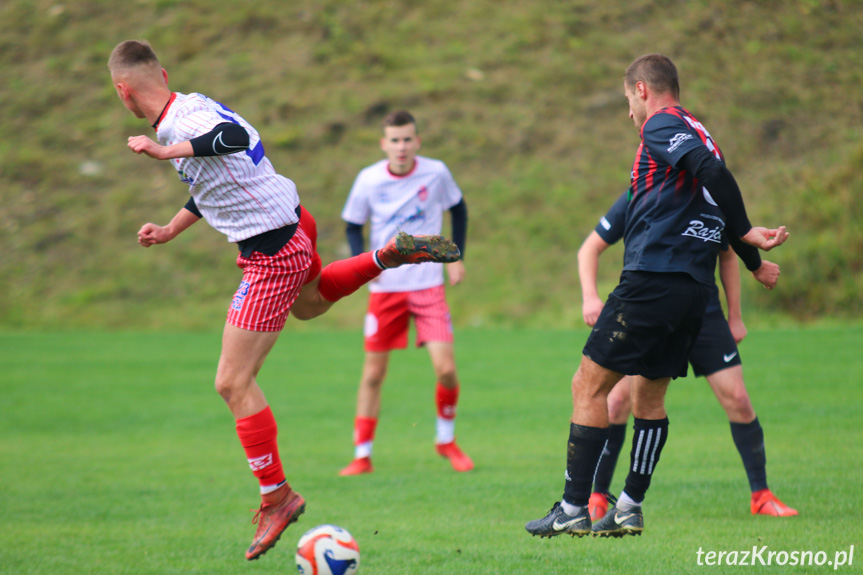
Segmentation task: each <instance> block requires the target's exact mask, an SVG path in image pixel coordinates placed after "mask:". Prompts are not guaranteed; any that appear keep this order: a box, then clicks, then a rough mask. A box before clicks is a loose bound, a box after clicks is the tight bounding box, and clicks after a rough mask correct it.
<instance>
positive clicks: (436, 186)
mask: <svg viewBox="0 0 863 575" xmlns="http://www.w3.org/2000/svg"><path fill="white" fill-rule="evenodd" d="M383 131H384V135H383V138H381V149H382V150H383V151H384V153H385V154H386V155H387V158H386V159H384V160H381V161H379V162H376V163H375V164H372V165H371V166H369V167H367V168H365V169H363V170H362V171H361V172H360V173H359V175H358V176H357V178H356V180H355V181H354V185H353V187H352V188H351V192H350V195H349V196H348V199H347V202H346V204H345V207H344V210H343V211H342V218H343V219H344V220H345V221H346V222H348V226H347V235H348V243H349V244H350V246H351V251H352V252H353V253H354V254H357V253H361V252H362V251H363V250H364V247H363V234H362V230H363V226H364V225H365V223H366V222H367V221H370V222H371V233H370V235H371V238H370V247H371V248H372V249H375V248H376V247H378V246H383V245H386V243H387V242H388V241H390V240H391V238H393V237H394V236H395V235H396V234H397V233H399V232H400V231H406V232H408V233H411V234H423V235H426V234H439V233H440V232H441V226H442V225H443V214H444V212H446V211H447V210H449V211H450V212H451V215H452V227H453V233H452V238H453V241H454V242H455V243H456V245H457V246H458V247H459V249H460V250H461V252H462V254H464V242H465V237H466V235H467V206H466V204H465V202H464V199H463V198H462V193H461V190H460V189H459V188H458V186H457V185H456V183H455V181H454V180H453V177H452V174H450V172H449V170H448V169H447V167H446V165H444V163H443V162H441V161H439V160H433V159H430V158H426V157H422V156H418V155H417V152H418V151H419V148H420V143H421V142H420V137H419V135H418V134H417V127H416V121H415V120H414V118H413V116H412V115H411V114H410V113H409V112H406V111H404V110H402V111H397V112H393V113H391V114H389V115H387V117H386V118H384V121H383ZM447 275H448V276H449V281H450V285H456V284H458V283H460V282H461V281H462V279H464V275H465V269H464V264H463V263H462V262H461V261H456V262H453V263H449V264H447ZM369 290H370V291H371V294H370V298H369V308H368V313H367V314H366V321H365V330H364V331H365V349H366V357H365V363H364V365H363V372H362V377H361V379H360V387H359V393H358V395H357V413H356V419H355V420H354V445H355V449H354V460H353V461H352V462H351V464H350V465H348V466H347V467H345V468H344V469H343V470H342V471H341V475H357V474H360V473H369V472H371V471H372V461H371V453H372V442H373V440H374V435H375V429H376V427H377V423H378V417H379V415H380V406H381V387H382V385H383V382H384V378H385V377H386V371H387V365H388V363H389V357H390V351H391V350H393V349H404V348H406V347H407V343H408V324H409V320H410V318H411V317H413V318H414V322H415V324H416V330H417V342H416V344H417V346H425V347H426V349H427V350H428V352H429V355H430V357H431V361H432V366H433V368H434V372H435V376H436V378H437V387H436V392H435V397H436V402H437V436H436V439H435V444H436V450H437V452H438V453H439V454H440V455H441V456H443V457H446V458H447V459H449V461H450V463H451V464H452V466H453V469H455V470H456V471H469V470H471V469H473V461H471V459H470V457H468V456H467V455H466V454H465V453H464V452H462V450H461V449H459V447H458V445H456V442H455V412H456V404H457V402H458V394H459V381H458V378H457V376H456V366H455V354H454V351H453V333H452V321H451V319H450V314H449V307H448V306H447V302H446V296H445V293H444V271H443V265H442V264H431V265H426V266H414V267H413V269H408V268H401V269H394V270H387V271H385V272H384V273H382V274H381V275H380V277H378V278H377V279H375V280H374V281H373V282H371V283H370V284H369Z"/></svg>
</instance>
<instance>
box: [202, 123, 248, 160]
mask: <svg viewBox="0 0 863 575" xmlns="http://www.w3.org/2000/svg"><path fill="white" fill-rule="evenodd" d="M189 142H190V143H191V144H192V151H193V152H194V154H195V156H196V157H200V156H225V155H228V154H236V153H237V152H242V151H245V150H248V149H249V133H248V132H247V131H246V130H245V129H244V128H243V127H242V126H240V125H239V124H234V123H232V122H224V123H222V124H219V125H218V126H216V127H215V128H213V129H212V130H210V131H209V132H207V133H206V134H204V135H203V136H198V137H197V138H192V139H191V140H189Z"/></svg>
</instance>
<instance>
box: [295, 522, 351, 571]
mask: <svg viewBox="0 0 863 575" xmlns="http://www.w3.org/2000/svg"><path fill="white" fill-rule="evenodd" d="M296 559H297V570H299V572H300V573H302V574H303V575H352V574H353V573H356V572H357V570H358V569H359V568H360V547H359V545H357V542H356V540H355V539H354V538H353V537H352V536H351V534H350V533H348V532H347V530H345V529H342V528H341V527H337V526H335V525H318V526H317V527H313V528H312V529H309V530H308V531H306V532H305V533H304V534H303V536H302V537H300V541H299V543H297V555H296Z"/></svg>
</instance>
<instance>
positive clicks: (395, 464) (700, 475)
mask: <svg viewBox="0 0 863 575" xmlns="http://www.w3.org/2000/svg"><path fill="white" fill-rule="evenodd" d="M584 338H585V333H584V332H583V331H573V332H564V331H490V330H462V331H460V332H459V333H458V334H457V356H458V362H459V367H460V377H461V380H462V382H463V383H462V385H463V389H462V396H461V402H460V406H459V420H458V424H457V432H458V437H459V443H460V444H461V445H462V446H463V448H464V449H465V450H466V451H467V452H468V453H469V454H470V455H471V456H472V457H473V459H474V461H475V463H476V469H475V470H474V471H473V472H470V473H467V474H456V473H454V472H452V471H451V470H450V468H449V466H448V464H447V462H446V461H445V460H443V459H442V458H440V457H438V456H437V455H436V454H435V453H434V449H433V445H432V439H433V435H434V407H433V398H434V386H433V384H434V381H432V379H431V369H430V365H429V362H428V357H427V355H426V354H425V353H424V352H423V351H422V350H415V349H410V350H406V351H404V352H401V353H397V354H395V355H394V356H393V361H392V366H391V370H390V373H389V376H388V379H387V383H386V389H385V391H384V402H383V416H382V419H381V423H380V426H379V430H378V436H377V441H376V444H375V472H374V473H373V474H371V475H366V476H359V477H348V478H344V477H339V476H338V470H339V469H340V468H341V467H343V466H344V465H345V464H346V463H347V462H348V461H349V460H350V457H351V451H352V448H351V444H350V441H351V432H352V430H351V423H352V418H353V410H354V400H355V395H356V384H357V379H358V377H359V370H360V366H361V362H362V350H361V342H360V334H359V333H358V332H353V331H349V332H342V331H334V332H304V333H291V331H290V329H289V330H288V331H286V332H285V334H284V336H283V337H282V339H281V340H280V341H279V343H278V345H277V346H276V349H275V350H274V352H273V353H272V355H271V358H270V360H269V361H268V363H267V365H266V366H265V368H264V370H263V372H262V373H261V376H260V378H259V380H260V383H261V385H262V387H263V389H264V391H265V393H266V394H267V396H268V398H269V400H270V402H271V403H272V405H273V409H274V412H275V414H276V417H277V419H278V422H279V425H280V440H281V441H280V442H281V446H282V459H283V460H284V461H285V463H286V471H287V474H288V477H289V479H290V480H291V482H292V483H293V484H294V486H295V487H296V488H297V489H298V490H299V491H300V492H301V493H302V494H303V496H304V497H305V498H306V499H307V501H308V508H307V512H306V514H305V515H304V516H303V517H302V518H301V519H300V522H299V523H298V524H297V525H294V526H292V527H291V528H290V529H289V531H288V532H286V534H285V536H284V537H283V538H282V540H281V541H280V543H279V544H278V545H277V546H276V548H275V549H274V550H273V551H271V552H270V553H268V554H267V556H266V557H264V558H263V559H262V560H261V561H259V562H255V563H254V564H247V563H246V561H245V560H244V559H243V552H244V550H245V547H246V546H247V545H248V543H249V541H250V540H251V537H252V533H253V531H254V528H253V527H252V525H251V523H250V521H251V517H252V514H251V513H249V512H248V511H247V510H248V509H250V508H252V507H255V506H256V487H255V482H254V480H253V478H252V476H251V474H250V473H249V471H248V468H247V465H246V463H245V461H244V458H243V455H242V451H241V449H240V447H239V442H238V440H237V438H236V436H235V435H234V431H233V426H232V421H231V418H230V415H229V413H228V411H227V409H226V408H225V407H224V406H223V405H222V402H221V400H220V399H219V398H218V396H217V395H216V394H215V392H214V391H213V383H212V381H213V375H214V371H215V363H216V359H217V355H218V346H219V335H218V334H205V335H201V334H128V333H120V334H115V333H65V334H16V333H5V334H0V437H2V441H0V461H2V464H0V510H2V511H0V573H4V574H5V573H10V574H11V573H15V574H31V573H32V574H37V573H38V574H49V573H50V574H52V575H54V574H67V573H68V574H80V573H100V574H101V573H112V574H126V573H128V574H132V573H135V574H137V573H159V574H174V573H176V574H180V573H183V574H186V573H202V574H203V573H206V574H222V573H225V574H229V573H230V574H235V573H274V574H275V573H279V574H284V573H292V572H294V571H293V570H294V567H293V549H294V545H295V544H296V540H297V539H298V538H299V536H300V535H301V534H302V533H303V532H304V531H305V530H306V529H308V528H311V527H313V526H314V525H317V524H320V523H335V524H338V525H342V526H344V527H346V528H347V529H348V530H350V531H351V533H353V535H354V536H355V537H356V538H357V540H358V542H359V545H360V549H361V552H362V564H361V573H383V574H387V575H391V574H402V573H403V574H417V573H421V574H426V573H429V574H431V573H441V574H443V573H460V574H461V573H466V574H473V573H477V574H481V573H488V574H492V573H495V574H496V573H525V574H528V573H529V574H534V573H561V574H562V573H573V572H578V573H602V574H607V573H622V572H629V573H659V572H663V573H693V572H696V571H699V570H701V569H706V570H708V571H709V572H711V573H742V572H749V571H750V570H751V568H740V567H723V568H719V567H707V566H698V565H697V563H696V561H697V556H696V553H697V552H698V550H699V548H702V549H703V550H704V551H705V552H706V551H723V550H724V551H734V550H738V551H743V550H751V549H752V548H753V546H758V547H761V546H764V545H766V546H768V548H769V550H774V551H786V552H791V551H795V550H800V551H805V550H811V551H816V552H817V551H825V552H826V553H827V556H828V557H829V558H830V559H831V560H832V559H833V558H834V553H835V552H836V551H842V550H846V551H847V550H848V549H849V547H850V545H852V544H853V545H855V548H856V553H855V557H854V559H855V561H854V565H853V566H852V567H841V568H840V569H839V571H844V572H857V571H859V570H860V565H863V527H861V523H860V521H859V517H860V509H861V508H863V495H861V493H860V485H863V471H861V469H863V466H861V465H860V462H861V461H863V433H861V428H860V422H861V421H863V407H861V406H863V386H861V385H860V382H861V381H863V362H861V361H860V360H859V353H860V351H859V350H860V349H863V329H861V328H835V329H819V330H806V329H797V330H784V331H755V332H752V333H750V335H749V337H748V338H747V340H746V341H745V342H744V343H743V345H742V346H741V353H742V355H743V360H744V372H745V375H746V381H747V386H748V388H749V390H750V394H751V396H752V399H753V403H754V405H755V408H756V412H757V413H758V415H759V417H760V418H761V422H762V425H763V426H764V430H765V436H766V442H767V454H768V468H767V469H768V479H769V481H770V485H771V487H772V488H773V489H774V491H775V492H776V493H777V495H779V497H780V498H781V499H783V500H784V501H785V502H786V503H788V504H789V505H791V506H793V507H795V508H797V509H798V510H799V511H800V516H799V517H796V518H790V519H785V520H783V519H774V518H766V517H765V518H762V517H756V518H753V517H751V516H750V515H749V509H748V493H747V492H748V489H747V484H746V479H745V475H744V472H743V468H742V466H741V464H740V461H739V457H738V455H737V453H736V451H735V449H734V446H733V443H732V441H731V435H730V431H729V428H728V423H727V421H726V419H725V416H724V413H723V412H722V410H721V408H720V407H719V405H718V404H717V402H716V400H715V398H714V397H713V395H712V394H711V392H710V390H709V387H708V386H707V384H706V382H705V381H704V380H695V379H692V378H691V377H690V378H686V379H682V380H678V382H675V383H674V384H673V385H672V388H671V391H670V396H669V418H670V420H671V428H670V437H669V440H668V445H667V446H666V448H665V451H664V452H663V459H662V462H661V464H660V467H659V470H658V472H657V475H656V476H655V478H654V483H653V486H652V488H651V490H650V492H649V493H648V500H647V502H646V504H645V523H646V530H645V532H644V535H643V536H642V537H639V538H625V539H622V540H613V541H609V540H599V539H592V538H590V539H584V540H573V539H570V538H568V537H566V538H563V537H560V538H556V539H553V540H539V539H538V538H537V539H534V538H531V537H530V536H529V535H528V534H527V533H526V532H525V531H524V527H523V526H524V523H525V522H526V521H528V520H530V519H535V518H537V517H540V516H541V515H542V514H544V513H545V511H546V510H547V509H548V508H549V507H550V506H551V504H552V503H553V502H554V501H555V500H556V499H557V498H559V496H560V493H561V491H562V489H563V468H564V462H565V461H564V458H565V445H566V438H567V425H568V424H567V421H568V418H569V412H570V394H569V381H570V378H571V376H572V372H573V371H574V369H575V367H576V365H577V358H578V356H579V355H580V350H581V346H582V344H583V343H584ZM630 434H631V432H630ZM626 460H627V457H626V455H625V454H624V455H623V456H622V457H621V461H620V464H619V466H618V472H617V475H616V477H615V482H614V485H613V488H614V489H616V490H617V489H619V488H620V485H621V484H622V481H623V478H624V474H625V471H624V466H625V464H626ZM759 569H760V570H761V571H763V572H765V573H783V572H791V571H793V572H794V573H824V572H827V571H828V570H831V571H832V567H828V566H823V567H814V566H813V567H810V568H802V569H801V568H799V567H798V568H794V569H793V570H792V569H791V568H790V567H785V568H783V567H780V566H776V565H774V566H772V567H760V568H759Z"/></svg>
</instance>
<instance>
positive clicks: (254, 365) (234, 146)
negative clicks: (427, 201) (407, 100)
mask: <svg viewBox="0 0 863 575" xmlns="http://www.w3.org/2000/svg"><path fill="white" fill-rule="evenodd" d="M108 69H109V70H110V72H111V81H112V83H113V85H114V88H115V90H116V91H117V95H118V96H119V97H120V100H121V101H122V102H123V104H124V105H125V107H126V108H127V109H128V110H129V111H130V112H132V113H133V114H134V115H135V116H136V117H138V118H146V120H147V121H148V122H149V123H150V124H151V125H152V127H153V128H154V129H155V130H156V139H157V140H158V141H155V140H153V139H151V138H150V137H148V136H134V137H131V138H129V141H128V147H129V148H130V149H131V150H132V151H134V152H136V153H138V154H145V155H147V156H149V157H151V158H154V159H157V160H169V161H170V162H171V163H172V164H173V166H174V168H175V169H176V170H177V173H178V175H179V177H180V180H181V181H182V182H183V183H185V184H187V185H188V187H189V188H188V189H189V193H190V196H191V197H190V198H189V200H188V202H187V203H186V205H185V207H183V208H182V209H180V211H179V212H178V213H177V215H176V216H174V218H173V219H172V220H171V222H170V223H168V224H167V225H165V226H159V225H156V224H152V223H148V224H144V226H142V227H141V229H140V230H139V231H138V243H139V244H141V245H142V246H143V247H150V246H152V245H154V244H163V243H166V242H169V241H171V240H172V239H173V238H175V237H176V236H177V235H178V234H180V233H181V232H183V231H184V230H186V229H187V228H188V227H189V226H191V225H192V224H194V223H195V222H197V221H198V220H199V219H201V218H202V217H203V219H205V220H206V221H207V223H209V224H210V225H211V226H212V227H214V228H215V229H216V230H218V231H220V232H222V233H223V234H225V235H226V236H227V237H228V240H229V241H231V242H234V243H236V244H237V245H238V247H239V251H240V255H239V256H238V257H237V265H238V267H240V268H241V269H242V270H243V279H242V282H241V283H240V287H239V289H237V291H236V293H235V295H234V297H233V300H232V302H231V304H230V306H229V308H228V315H227V321H226V324H225V330H224V334H223V336H222V351H221V356H220V358H219V366H218V369H217V372H216V390H217V391H218V393H219V394H220V395H221V396H222V398H223V399H224V401H225V403H227V405H228V408H229V409H230V411H231V413H232V415H233V416H234V418H235V420H236V430H237V435H238V436H239V439H240V444H241V445H242V447H243V449H244V450H245V452H246V456H247V459H248V462H249V467H250V468H251V470H252V473H253V474H254V475H255V477H256V478H257V479H258V481H259V483H260V492H261V506H260V508H259V510H258V512H257V513H256V514H255V518H254V519H253V521H252V522H253V523H257V529H256V532H255V536H254V540H253V542H252V545H251V546H250V547H249V549H248V550H247V552H246V558H247V559H249V560H252V559H257V558H258V557H260V556H261V555H263V554H264V553H266V551H267V550H269V549H270V548H271V547H272V546H273V545H275V544H276V541H278V539H279V537H280V536H281V534H282V532H283V531H284V530H285V529H286V528H287V526H288V525H290V524H291V523H293V522H295V521H296V520H297V519H298V517H299V516H300V514H302V513H303V511H304V509H305V500H304V499H303V497H302V496H301V495H300V494H299V493H297V492H296V491H294V490H292V489H291V487H290V485H288V483H287V481H286V480H285V473H284V470H283V467H282V463H281V460H280V458H279V451H278V445H277V442H276V435H277V428H276V421H275V418H274V417H273V413H272V411H271V410H270V407H269V404H268V403H267V400H266V398H265V397H264V394H263V391H262V390H261V388H260V387H259V386H258V383H257V381H256V377H257V374H258V372H259V370H260V369H261V367H262V366H263V363H264V360H265V359H266V357H267V354H268V353H269V352H270V350H271V349H272V347H273V345H274V344H275V343H276V339H277V338H278V336H279V333H280V332H281V330H282V328H283V327H284V325H285V321H286V319H287V315H288V313H289V312H290V313H292V314H293V315H294V317H296V318H297V319H302V320H305V319H312V318H313V317H316V316H318V315H320V314H322V313H324V312H326V311H327V310H328V309H329V308H330V307H331V306H332V305H333V303H334V302H336V301H338V300H339V299H341V298H343V297H345V296H347V295H349V294H351V293H353V292H354V291H356V290H357V289H359V288H360V287H361V286H362V285H364V284H365V283H367V282H369V281H371V280H373V279H374V278H376V277H378V276H379V275H380V274H381V272H382V271H383V269H386V268H391V267H398V266H400V265H403V264H413V263H422V262H429V261H430V262H451V261H455V260H457V259H458V258H459V254H458V249H457V248H456V246H455V244H453V243H452V242H450V241H449V240H447V239H446V238H442V237H440V236H434V237H414V236H408V235H406V234H401V235H400V236H399V237H398V238H395V239H394V241H393V242H390V243H389V244H388V245H387V246H385V247H383V248H381V249H379V250H376V251H374V252H366V253H363V254H359V255H357V256H355V257H352V258H349V259H346V260H340V261H337V262H333V263H331V264H329V265H327V266H326V267H323V268H322V265H321V258H320V256H319V255H318V253H317V249H316V242H317V229H316V225H315V220H314V218H313V217H312V216H311V214H309V213H308V212H307V211H306V210H305V209H303V208H302V207H300V198H299V196H298V195H297V189H296V186H295V185H294V183H293V182H292V181H291V180H289V179H288V178H285V177H283V176H281V175H279V174H278V173H276V171H275V170H274V169H273V166H272V164H271V163H270V161H269V159H268V158H267V156H266V154H265V151H264V147H263V144H262V143H261V139H260V136H259V135H258V132H257V131H256V130H255V129H254V128H253V127H252V126H251V125H250V124H249V123H248V122H246V121H245V120H244V119H243V118H242V117H240V116H239V115H238V114H236V113H235V112H233V111H232V110H230V109H228V108H227V107H226V106H224V105H222V104H220V103H218V102H216V101H214V100H212V99H210V98H208V97H206V96H204V95H202V94H197V93H191V94H181V93H178V92H172V91H171V90H170V89H169V88H168V73H167V72H166V71H165V69H164V68H162V66H161V64H160V63H159V60H158V58H157V57H156V54H155V52H153V49H152V48H151V47H150V45H149V44H148V43H146V42H141V41H136V40H129V41H126V42H122V43H120V44H118V45H117V46H116V47H115V48H114V50H113V51H112V53H111V57H110V59H109V61H108Z"/></svg>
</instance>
